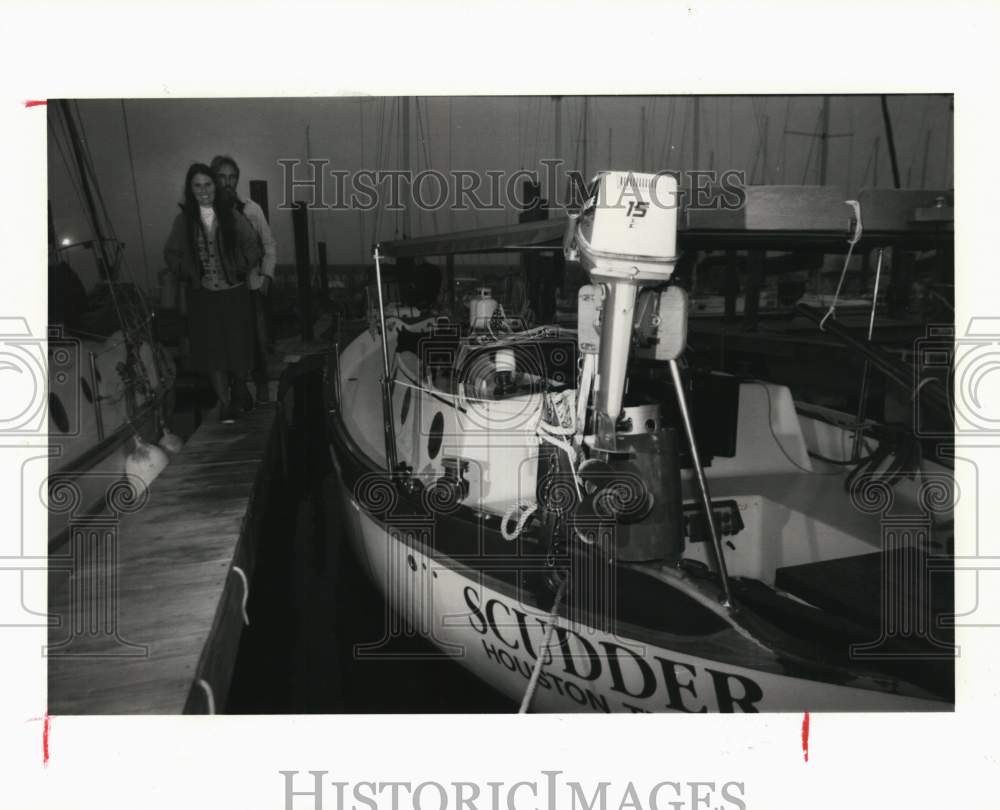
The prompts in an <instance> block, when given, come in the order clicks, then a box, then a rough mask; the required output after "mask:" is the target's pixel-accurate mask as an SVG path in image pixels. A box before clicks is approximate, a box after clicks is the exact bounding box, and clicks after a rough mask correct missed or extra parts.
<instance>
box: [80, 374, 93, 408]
mask: <svg viewBox="0 0 1000 810" xmlns="http://www.w3.org/2000/svg"><path fill="white" fill-rule="evenodd" d="M80 390H81V391H83V395H84V396H85V397H86V398H87V402H90V403H93V402H94V393H93V391H91V390H90V383H88V382H87V381H86V380H85V379H83V377H81V378H80Z"/></svg>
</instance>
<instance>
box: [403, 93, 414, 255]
mask: <svg viewBox="0 0 1000 810" xmlns="http://www.w3.org/2000/svg"><path fill="white" fill-rule="evenodd" d="M402 130H403V171H405V172H409V171H410V97H409V96H403V127H402ZM408 179H409V180H412V178H408ZM403 236H404V237H412V236H413V211H412V206H410V205H407V206H404V208H403Z"/></svg>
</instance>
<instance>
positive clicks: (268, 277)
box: [210, 155, 277, 410]
mask: <svg viewBox="0 0 1000 810" xmlns="http://www.w3.org/2000/svg"><path fill="white" fill-rule="evenodd" d="M210 168H211V169H212V173H213V175H214V176H215V184H216V186H217V187H218V189H219V191H221V192H222V193H223V194H229V195H231V196H232V198H233V199H234V200H235V202H236V207H237V208H239V209H240V211H242V213H243V216H245V217H246V218H247V219H248V220H249V221H250V224H251V225H253V227H254V230H255V231H256V232H257V236H258V237H259V238H260V244H261V247H262V248H263V251H264V256H263V258H262V259H261V262H260V264H259V265H258V266H257V267H255V268H253V269H252V270H251V271H250V275H249V277H248V279H247V283H248V284H249V286H250V299H251V302H252V304H253V319H254V352H253V355H254V365H253V371H252V376H253V381H254V387H255V388H256V395H257V402H259V403H263V402H267V401H268V400H269V399H270V394H269V392H268V386H267V343H268V335H267V318H266V314H265V313H266V311H267V310H266V308H265V306H266V301H265V299H266V297H267V293H268V290H269V289H270V287H271V282H273V281H274V266H275V264H276V262H277V244H276V243H275V241H274V236H273V235H272V234H271V228H270V226H269V225H268V224H267V217H265V216H264V211H263V209H262V208H261V207H260V206H259V205H257V203H255V202H254V201H253V200H245V199H243V198H242V197H241V196H240V195H239V194H238V193H237V191H236V186H237V184H238V183H239V181H240V167H239V166H238V165H237V164H236V161H235V160H233V159H232V158H231V157H229V156H228V155H217V156H216V157H214V158H213V159H212V164H211V167H210ZM237 386H238V387H239V388H241V392H238V393H241V394H243V395H244V396H241V399H246V400H249V392H247V391H246V386H245V385H243V383H242V381H238V382H237ZM247 405H249V407H248V408H246V409H247V410H249V409H250V408H252V407H253V405H252V403H247ZM244 407H246V405H245V406H244Z"/></svg>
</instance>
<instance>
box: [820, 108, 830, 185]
mask: <svg viewBox="0 0 1000 810" xmlns="http://www.w3.org/2000/svg"><path fill="white" fill-rule="evenodd" d="M829 154H830V97H829V96H823V107H822V110H821V112H820V130H819V184H820V185H821V186H825V185H826V163H827V159H828V157H829Z"/></svg>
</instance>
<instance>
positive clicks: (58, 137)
mask: <svg viewBox="0 0 1000 810" xmlns="http://www.w3.org/2000/svg"><path fill="white" fill-rule="evenodd" d="M48 128H49V134H50V135H51V136H52V141H53V143H55V145H56V149H57V150H58V151H59V157H60V158H62V162H63V167H64V168H65V169H66V176H67V177H69V182H70V185H71V186H72V187H73V191H74V192H76V198H77V200H78V201H79V203H80V208H81V209H82V210H83V211H84V212H86V210H87V206H86V203H84V201H83V191H82V190H81V189H80V185H79V183H78V182H77V179H76V175H75V174H74V173H73V171H72V170H71V169H70V163H69V159H68V158H67V157H66V153H65V152H64V151H63V145H62V137H63V136H62V134H61V133H60V132H58V131H57V130H56V128H55V126H54V125H53V123H52V116H51V115H50V116H48Z"/></svg>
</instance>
